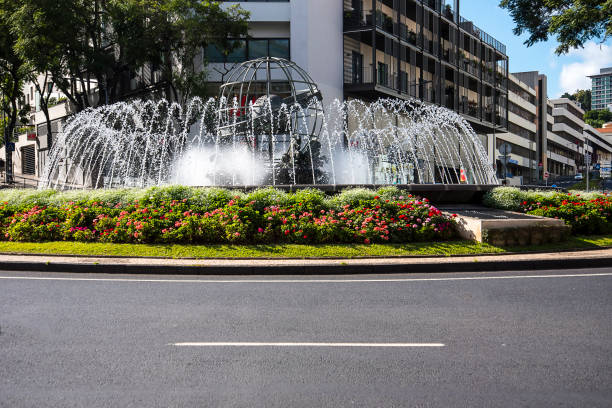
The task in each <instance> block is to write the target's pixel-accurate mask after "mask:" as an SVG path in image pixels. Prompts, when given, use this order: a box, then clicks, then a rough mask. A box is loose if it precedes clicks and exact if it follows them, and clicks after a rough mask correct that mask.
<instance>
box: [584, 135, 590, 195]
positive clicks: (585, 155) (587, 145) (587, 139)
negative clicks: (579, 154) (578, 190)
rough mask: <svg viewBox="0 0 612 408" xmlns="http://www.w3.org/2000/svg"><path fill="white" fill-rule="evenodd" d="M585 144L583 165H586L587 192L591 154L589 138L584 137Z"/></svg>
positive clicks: (587, 189) (587, 188)
mask: <svg viewBox="0 0 612 408" xmlns="http://www.w3.org/2000/svg"><path fill="white" fill-rule="evenodd" d="M584 140H585V142H586V145H585V147H584V150H585V153H584V165H585V167H586V191H587V193H588V192H589V163H590V162H591V154H590V153H589V138H588V137H586V138H585V139H584Z"/></svg>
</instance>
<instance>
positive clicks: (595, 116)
mask: <svg viewBox="0 0 612 408" xmlns="http://www.w3.org/2000/svg"><path fill="white" fill-rule="evenodd" d="M584 121H585V123H587V124H589V125H591V126H593V127H594V128H602V127H603V125H604V123H608V122H612V112H610V111H609V110H607V109H601V110H591V111H588V112H586V113H585V114H584Z"/></svg>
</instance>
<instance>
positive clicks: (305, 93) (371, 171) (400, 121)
mask: <svg viewBox="0 0 612 408" xmlns="http://www.w3.org/2000/svg"><path fill="white" fill-rule="evenodd" d="M322 100H323V98H322V95H321V92H320V91H319V89H318V87H317V85H316V84H315V83H314V81H313V80H312V79H311V78H310V76H309V75H308V74H307V73H306V72H305V71H303V70H302V69H301V68H299V67H298V66H297V65H296V64H294V63H292V62H290V61H287V60H283V59H279V58H270V57H268V58H260V59H257V60H253V61H248V62H245V63H243V64H241V65H240V66H238V67H237V68H236V69H235V70H234V71H233V73H232V75H231V77H230V79H229V80H228V82H226V83H225V84H223V85H222V86H221V88H220V93H219V97H218V98H213V99H209V100H207V101H204V100H201V99H199V98H194V99H193V100H192V101H191V102H190V103H189V104H188V105H187V106H186V107H184V108H182V107H181V106H179V105H177V104H173V103H169V102H168V101H165V100H161V101H146V102H144V101H135V102H122V103H117V104H114V105H110V106H102V107H99V108H96V109H88V110H86V111H83V112H81V113H79V114H77V115H75V116H73V117H72V118H70V119H69V120H68V122H67V123H66V125H65V126H64V129H63V133H62V134H60V135H58V137H57V139H56V141H55V143H54V145H53V147H52V150H51V152H50V154H49V158H48V161H47V164H46V167H45V170H44V177H43V183H42V185H43V187H44V188H58V189H67V188H114V187H146V186H151V185H162V184H171V183H177V184H186V185H198V186H208V185H215V186H234V187H241V186H256V185H273V186H297V185H316V186H324V185H332V186H339V185H363V184H375V185H379V184H401V185H405V184H421V185H432V184H440V185H445V186H448V185H459V184H468V185H493V184H498V181H497V179H496V177H495V173H494V171H493V168H492V166H491V165H490V164H489V163H488V160H487V155H486V152H485V150H484V148H483V146H482V145H481V143H480V141H479V139H478V137H477V135H476V134H475V133H474V131H473V130H472V129H471V127H470V126H469V125H468V124H467V122H466V121H465V120H464V119H463V118H462V117H461V116H459V115H458V114H456V113H455V112H452V111H450V110H448V109H445V108H442V107H438V106H433V105H428V104H425V103H423V102H421V101H418V100H416V99H411V100H407V101H400V100H391V99H384V100H379V101H376V102H373V103H366V102H363V101H361V100H348V101H345V102H341V101H337V100H336V101H334V102H333V103H331V104H330V105H329V106H326V107H325V109H324V107H323V104H322Z"/></svg>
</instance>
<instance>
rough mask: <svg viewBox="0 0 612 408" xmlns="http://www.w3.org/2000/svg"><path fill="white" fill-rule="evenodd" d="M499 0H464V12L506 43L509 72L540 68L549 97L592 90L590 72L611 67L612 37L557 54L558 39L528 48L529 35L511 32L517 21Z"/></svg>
mask: <svg viewBox="0 0 612 408" xmlns="http://www.w3.org/2000/svg"><path fill="white" fill-rule="evenodd" d="M498 4H499V0H463V1H461V9H460V12H461V15H462V16H463V17H465V18H466V19H468V20H472V21H474V24H476V25H477V26H478V27H479V28H481V29H482V30H484V31H485V32H487V33H488V34H489V35H491V36H493V37H495V38H496V39H497V40H498V41H501V42H502V43H504V44H505V45H506V53H507V54H508V57H509V59H510V72H522V71H540V73H543V74H546V76H547V77H548V97H549V98H558V97H560V96H561V95H562V94H563V93H564V92H569V93H574V92H575V91H576V90H578V89H591V80H590V79H589V78H587V77H586V76H587V75H592V74H598V73H599V69H600V68H606V67H612V40H608V41H607V42H606V43H604V44H600V43H599V41H598V40H595V41H590V42H589V43H587V44H586V45H585V47H584V48H583V49H577V50H572V51H570V52H569V53H568V54H567V55H564V56H560V57H558V56H557V55H555V53H554V51H555V48H556V47H557V42H556V40H555V39H551V40H549V41H547V42H545V43H537V44H535V45H533V46H531V47H529V48H527V46H526V45H524V44H523V42H524V41H525V39H526V38H527V36H526V35H523V36H521V37H517V36H515V35H514V33H513V32H512V29H513V28H514V22H513V20H512V18H511V17H510V15H509V14H508V11H507V10H505V9H501V8H499V6H498Z"/></svg>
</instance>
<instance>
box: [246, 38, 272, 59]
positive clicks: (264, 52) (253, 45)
mask: <svg viewBox="0 0 612 408" xmlns="http://www.w3.org/2000/svg"><path fill="white" fill-rule="evenodd" d="M267 56H268V40H251V41H249V59H255V58H261V57H267Z"/></svg>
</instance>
